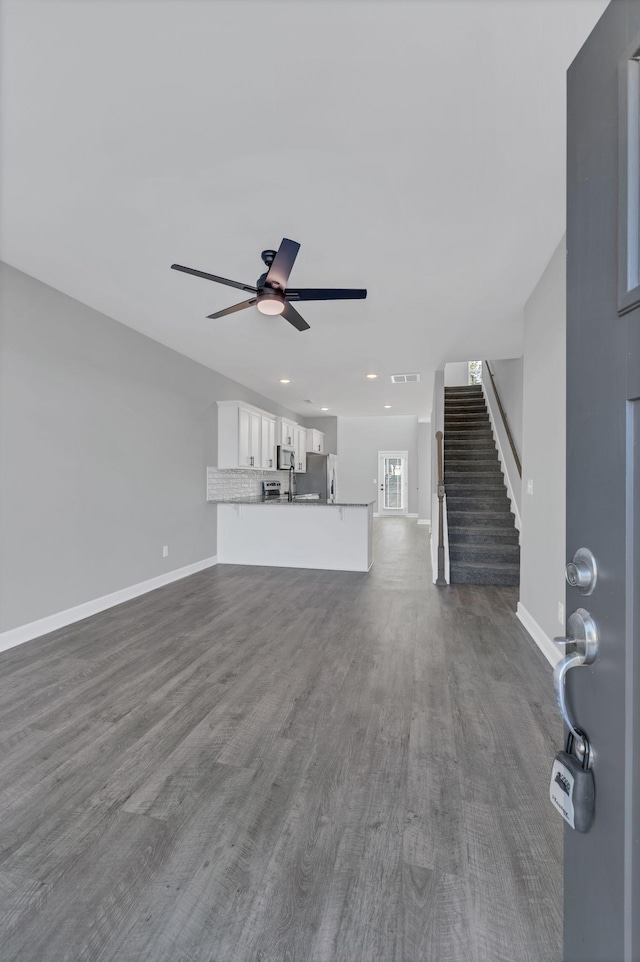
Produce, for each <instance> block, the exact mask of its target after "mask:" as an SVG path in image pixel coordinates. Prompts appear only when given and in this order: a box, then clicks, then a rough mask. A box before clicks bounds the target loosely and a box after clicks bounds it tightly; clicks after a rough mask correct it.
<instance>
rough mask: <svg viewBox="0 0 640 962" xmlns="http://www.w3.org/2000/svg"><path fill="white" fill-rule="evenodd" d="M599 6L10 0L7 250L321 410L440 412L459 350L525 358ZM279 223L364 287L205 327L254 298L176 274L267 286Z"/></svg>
mask: <svg viewBox="0 0 640 962" xmlns="http://www.w3.org/2000/svg"><path fill="white" fill-rule="evenodd" d="M606 5H607V3H606V0H408V2H405V0H297V2H296V0H268V2H267V0H229V2H227V0H4V2H3V3H2V7H1V10H2V18H3V23H2V41H1V43H2V48H1V56H2V75H1V84H0V90H1V94H0V96H1V99H0V118H1V119H0V123H1V125H2V126H1V134H2V136H1V146H0V150H1V154H0V159H1V163H2V180H1V187H0V190H1V197H0V200H1V209H0V216H1V223H2V234H1V243H0V256H1V257H2V259H3V260H5V261H7V262H8V263H10V264H12V265H14V266H15V267H17V268H19V269H20V270H23V271H26V272H27V273H29V274H32V275H33V276H35V277H37V278H39V279H40V280H42V281H45V282H46V283H47V284H51V285H52V286H53V287H55V288H58V289H59V290H61V291H64V292H65V293H67V294H70V295H71V296H73V297H75V298H78V299H79V300H81V301H84V302H85V303H87V304H89V305H91V306H92V307H94V308H97V309H98V310H100V311H103V312H104V313H105V314H108V315H110V316H112V317H114V318H116V319H117V320H119V321H121V322H123V323H124V324H127V325H129V326H130V327H133V328H135V329H136V330H138V331H142V332H143V333H145V334H147V335H149V336H150V337H152V338H155V339H156V340H158V341H160V342H162V343H163V344H166V345H168V346H170V347H172V348H174V349H175V350H177V351H180V352H181V353H183V354H186V355H188V356H189V357H192V358H195V359H196V360H198V361H200V362H202V363H203V364H206V365H208V366H209V367H211V368H213V369H215V370H218V371H221V372H222V373H224V374H226V375H228V376H229V377H232V378H235V379H236V380H238V381H240V382H241V383H243V384H246V385H248V386H250V387H252V388H254V389H255V390H257V391H259V392H261V393H262V394H264V395H266V396H267V397H269V398H272V399H274V400H276V401H277V402H280V403H282V404H284V405H287V406H288V407H290V408H293V409H294V410H297V411H299V412H301V413H303V414H305V415H307V416H310V415H313V414H314V413H319V409H320V406H321V405H326V406H327V407H329V408H330V411H329V413H330V414H338V415H372V414H375V415H378V414H383V413H385V412H384V410H383V404H385V403H390V404H392V405H393V406H392V408H391V409H390V410H389V411H388V412H386V413H388V414H389V415H394V414H419V415H428V414H429V411H430V407H431V392H432V378H433V372H434V370H436V369H437V368H438V367H440V366H442V364H443V362H445V361H448V360H464V359H467V358H475V357H489V358H498V357H514V356H518V355H519V354H521V353H522V309H523V305H524V303H525V301H526V299H527V297H528V296H529V294H530V293H531V291H532V289H533V287H534V285H535V283H536V281H537V280H538V278H539V277H540V274H541V273H542V271H543V269H544V267H545V265H546V263H547V262H548V260H549V258H550V256H551V254H552V252H553V250H554V248H555V246H556V245H557V243H558V241H559V240H560V238H561V236H562V234H563V231H564V221H565V217H564V197H565V193H564V175H565V167H564V147H565V121H564V113H565V96H564V85H565V71H566V68H567V67H568V65H569V63H570V62H571V60H572V59H573V57H574V56H575V54H576V53H577V51H578V50H579V48H580V46H581V44H582V43H583V42H584V40H585V39H586V37H587V35H588V34H589V32H590V31H591V29H592V28H593V26H594V24H595V22H596V21H597V19H598V18H599V16H600V15H601V13H602V11H603V10H604V8H605V7H606ZM283 236H287V237H291V238H293V239H295V240H297V241H299V242H300V243H301V245H302V247H301V250H300V254H299V256H298V260H297V262H296V264H295V266H294V269H293V272H292V275H291V283H292V284H295V285H296V286H357V287H360V286H364V287H367V288H368V291H369V295H368V298H367V300H365V301H354V302H348V301H346V302H334V303H322V304H318V303H308V304H304V305H300V312H301V313H302V314H303V316H304V317H305V318H306V319H307V320H308V321H309V323H310V324H311V325H312V327H311V330H310V331H308V332H306V333H303V334H300V333H298V332H297V331H295V330H294V329H293V328H292V327H290V325H288V324H287V323H286V322H285V321H283V320H282V319H281V318H269V317H264V316H262V315H260V314H259V313H258V312H257V310H256V309H251V310H247V311H244V312H242V313H239V314H235V315H232V316H230V317H227V318H224V319H222V320H218V321H208V320H206V315H207V314H210V313H212V312H213V311H215V310H220V309H221V308H223V307H226V306H229V305H231V304H234V303H236V302H238V301H240V300H243V299H244V298H243V295H242V294H241V292H239V291H235V290H233V289H232V288H228V287H222V286H219V285H217V284H213V283H210V282H208V281H205V280H201V279H199V278H195V277H190V276H188V275H185V274H180V273H178V272H175V271H171V270H170V269H169V265H170V264H171V263H172V262H174V261H177V262H178V263H182V264H187V265H189V266H191V267H195V268H198V269H200V270H205V271H210V272H213V273H217V274H222V275H224V276H226V277H230V278H233V279H236V280H240V281H243V282H245V283H250V284H253V283H255V280H256V278H257V277H258V275H259V274H260V273H261V272H262V270H263V266H262V262H261V260H260V251H261V250H262V249H263V248H266V247H277V246H278V244H279V243H280V240H281V238H282V237H283ZM367 371H377V372H379V374H380V378H379V379H378V380H377V381H373V382H372V381H367V380H366V379H365V378H364V374H365V372H367ZM414 371H418V372H420V373H421V375H422V380H421V382H420V384H419V385H397V386H394V385H391V383H390V381H389V375H390V374H392V373H397V372H414ZM280 377H289V378H291V384H290V385H288V386H286V387H284V386H282V385H280V384H279V383H278V379H279V378H280ZM306 399H311V400H312V401H313V402H314V404H313V405H309V404H306V403H305V400H306Z"/></svg>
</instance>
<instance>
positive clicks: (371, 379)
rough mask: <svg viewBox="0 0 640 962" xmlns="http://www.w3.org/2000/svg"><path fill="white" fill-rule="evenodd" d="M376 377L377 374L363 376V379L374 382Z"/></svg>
mask: <svg viewBox="0 0 640 962" xmlns="http://www.w3.org/2000/svg"><path fill="white" fill-rule="evenodd" d="M377 376H378V375H377V374H365V377H368V378H369V380H370V381H374V380H375V379H376V378H377Z"/></svg>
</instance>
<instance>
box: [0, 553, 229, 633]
mask: <svg viewBox="0 0 640 962" xmlns="http://www.w3.org/2000/svg"><path fill="white" fill-rule="evenodd" d="M217 563H218V557H217V555H214V556H213V557H211V558H204V559H203V560H202V561H196V562H195V563H194V564H191V565H185V566H184V567H183V568H175V569H174V570H173V571H167V572H166V573H165V574H162V575H158V576H157V577H156V578H149V580H148V581H141V582H139V583H138V584H137V585H130V586H129V587H128V588H121V589H120V590H119V591H112V592H111V594H108V595H102V597H100V598H94V599H93V601H85V602H83V603H82V604H81V605H76V606H75V607H74V608H67V609H66V610H65V611H57V612H56V613H55V614H53V615H47V617H46V618H40V619H38V621H31V622H29V624H27V625H19V626H18V627H17V628H10V629H9V631H3V632H0V651H6V650H7V649H8V648H15V646H16V645H22V644H23V643H24V642H25V641H31V639H32V638H39V637H40V635H46V634H48V633H49V632H50V631H56V630H57V629H58V628H65V627H66V626H67V625H72V624H74V622H76V621H82V619H83V618H90V617H91V615H97V614H98V613H99V612H100V611H105V610H106V609H107V608H113V607H115V605H121V604H122V603H123V601H130V600H131V599H132V598H138V597H139V596H140V595H145V594H146V593H147V592H148V591H154V590H155V589H156V588H162V587H163V586H164V585H168V584H171V582H172V581H180V579H181V578H187V577H188V576H189V575H194V574H196V572H197V571H203V570H204V569H205V568H211V567H213V565H216V564H217Z"/></svg>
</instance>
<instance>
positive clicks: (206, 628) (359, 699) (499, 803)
mask: <svg viewBox="0 0 640 962" xmlns="http://www.w3.org/2000/svg"><path fill="white" fill-rule="evenodd" d="M375 539H376V540H375V548H374V558H375V564H374V567H373V569H372V571H371V573H370V574H360V573H352V572H328V571H301V570H292V569H283V568H279V569H278V568H257V567H233V566H224V565H220V566H218V567H215V568H212V569H209V570H207V571H204V572H201V573H200V574H197V575H194V576H192V577H191V578H189V579H186V580H184V581H180V582H176V583H175V584H173V585H169V586H167V587H165V588H162V589H160V590H158V591H155V592H153V593H150V594H147V595H145V596H143V597H141V598H138V599H135V600H134V601H131V602H128V603H127V604H125V605H122V606H120V607H118V608H113V609H111V610H109V611H107V612H104V613H103V614H100V615H97V616H95V617H94V618H91V619H88V620H86V621H84V622H80V623H78V624H76V625H73V626H71V627H69V628H66V629H61V630H59V631H57V632H54V633H52V634H50V635H47V636H45V637H44V638H41V639H36V640H34V641H32V642H29V643H27V644H26V645H22V646H21V647H18V648H15V649H13V650H11V651H7V652H5V653H3V654H2V655H0V712H1V718H2V726H1V729H0V730H1V732H2V735H1V736H0V737H1V740H2V751H1V761H0V782H1V784H0V792H1V802H0V804H1V811H2V819H1V822H0V825H1V829H0V831H1V846H0V885H1V891H2V898H1V899H0V938H1V942H2V952H1V954H2V960H3V962H12V960H19V962H62V960H69V962H214V960H215V962H258V960H260V962H284V960H287V962H305V960H309V962H311V960H313V962H525V960H526V962H558V960H559V959H560V957H561V924H562V824H561V821H560V819H559V818H557V817H556V816H555V815H554V813H553V811H552V809H551V806H550V803H549V801H548V778H549V772H550V768H551V762H552V759H553V755H554V754H555V752H556V751H557V750H558V748H559V747H560V739H561V731H562V728H561V723H560V718H559V715H558V713H557V710H556V707H555V702H554V697H553V691H552V680H551V669H550V667H549V665H548V664H547V662H546V661H545V660H544V658H543V657H542V655H541V654H540V653H539V651H538V650H537V648H536V647H535V646H534V644H533V642H532V641H531V640H530V638H529V636H528V635H527V634H526V632H525V631H524V630H523V629H522V628H521V626H520V624H519V622H518V621H517V620H516V618H515V615H514V613H513V612H514V609H515V605H516V600H517V589H514V588H495V587H488V588H487V587H479V586H472V585H456V586H451V587H448V588H441V589H438V588H435V587H434V586H433V585H432V584H431V575H430V563H429V536H428V531H427V529H426V528H425V527H418V526H417V525H416V524H415V522H413V521H409V520H404V519H389V520H387V519H384V520H379V521H377V522H376V530H375Z"/></svg>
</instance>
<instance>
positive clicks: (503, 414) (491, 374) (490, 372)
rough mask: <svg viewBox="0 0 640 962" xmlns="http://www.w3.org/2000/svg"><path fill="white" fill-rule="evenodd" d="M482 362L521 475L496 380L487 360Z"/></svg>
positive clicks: (520, 466) (518, 459)
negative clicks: (489, 379)
mask: <svg viewBox="0 0 640 962" xmlns="http://www.w3.org/2000/svg"><path fill="white" fill-rule="evenodd" d="M484 364H485V367H486V368H487V371H488V372H489V376H490V378H491V386H492V388H493V393H494V394H495V396H496V401H497V402H498V408H499V409H500V414H501V415H502V423H503V424H504V426H505V429H506V432H507V437H508V438H509V444H510V445H511V453H512V454H513V459H514V461H515V462H516V468H517V469H518V475H519V476H520V477H522V465H521V464H520V458H519V457H518V452H517V451H516V446H515V444H514V443H513V435H512V434H511V428H510V427H509V422H508V421H507V415H506V414H505V410H504V408H503V407H502V401H501V400H500V395H499V394H498V388H497V387H496V382H495V378H494V376H493V372H492V370H491V368H490V367H489V362H488V361H485V362H484Z"/></svg>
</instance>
